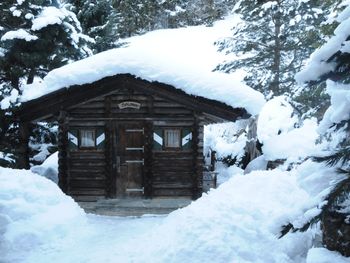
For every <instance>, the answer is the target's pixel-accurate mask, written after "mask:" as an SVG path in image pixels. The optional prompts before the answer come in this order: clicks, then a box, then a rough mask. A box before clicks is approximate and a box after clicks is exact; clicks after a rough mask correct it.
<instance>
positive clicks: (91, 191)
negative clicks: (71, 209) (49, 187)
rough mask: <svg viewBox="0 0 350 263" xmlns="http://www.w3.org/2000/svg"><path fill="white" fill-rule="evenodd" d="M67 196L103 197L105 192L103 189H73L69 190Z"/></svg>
mask: <svg viewBox="0 0 350 263" xmlns="http://www.w3.org/2000/svg"><path fill="white" fill-rule="evenodd" d="M68 194H69V195H75V196H81V195H90V196H92V195H98V196H105V194H106V191H105V190H104V189H97V188H96V189H90V188H89V189H86V188H73V189H70V190H69V193H68Z"/></svg>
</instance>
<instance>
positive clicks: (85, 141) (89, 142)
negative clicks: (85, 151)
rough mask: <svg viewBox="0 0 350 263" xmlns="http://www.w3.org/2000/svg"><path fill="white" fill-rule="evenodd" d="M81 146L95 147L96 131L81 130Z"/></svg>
mask: <svg viewBox="0 0 350 263" xmlns="http://www.w3.org/2000/svg"><path fill="white" fill-rule="evenodd" d="M81 146H82V147H94V146H95V131H93V130H82V131H81Z"/></svg>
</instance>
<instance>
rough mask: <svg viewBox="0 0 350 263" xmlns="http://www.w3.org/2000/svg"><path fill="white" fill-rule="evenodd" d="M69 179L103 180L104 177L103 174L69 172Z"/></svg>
mask: <svg viewBox="0 0 350 263" xmlns="http://www.w3.org/2000/svg"><path fill="white" fill-rule="evenodd" d="M70 179H72V180H98V181H103V180H105V179H106V176H105V174H81V173H70Z"/></svg>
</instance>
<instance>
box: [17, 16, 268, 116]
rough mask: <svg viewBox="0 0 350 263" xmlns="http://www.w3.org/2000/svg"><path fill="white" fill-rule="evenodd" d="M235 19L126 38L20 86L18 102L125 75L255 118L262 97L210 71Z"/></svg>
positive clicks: (231, 77) (231, 76) (235, 79)
mask: <svg viewBox="0 0 350 263" xmlns="http://www.w3.org/2000/svg"><path fill="white" fill-rule="evenodd" d="M234 19H235V18H228V19H226V20H224V21H221V22H218V23H216V24H215V25H214V26H213V27H205V26H196V27H188V28H179V29H167V30H157V31H153V32H150V33H147V34H145V35H142V36H137V37H132V38H129V39H126V40H125V41H126V42H127V44H126V46H125V47H123V48H118V49H112V50H109V51H105V52H102V53H99V54H97V55H94V56H91V57H89V58H86V59H84V60H81V61H78V62H75V63H71V64H69V65H66V66H64V67H61V68H58V69H55V70H53V71H51V72H50V73H49V74H48V75H47V76H46V77H45V78H44V81H43V82H41V83H39V82H37V83H35V84H33V85H29V86H25V87H24V90H23V97H22V101H28V100H31V99H35V98H37V97H39V96H42V95H44V94H47V93H50V92H53V91H55V90H57V89H61V88H64V87H69V86H71V85H75V84H79V85H80V84H85V83H92V82H94V81H97V80H99V79H102V78H103V77H107V76H113V75H116V74H123V73H130V74H132V75H135V76H137V77H140V78H142V79H145V80H148V81H158V82H162V83H166V84H169V85H172V86H174V87H176V88H179V89H182V90H183V91H185V92H186V93H188V94H191V95H196V96H202V97H205V98H209V99H213V100H218V101H222V102H224V103H226V104H228V105H230V106H233V107H243V108H246V109H247V111H248V112H249V113H251V114H253V115H255V114H257V113H258V112H259V111H260V109H261V107H262V106H263V104H264V102H265V101H264V98H263V95H262V94H261V93H259V92H257V91H255V90H253V89H251V88H249V87H248V86H246V85H245V84H243V83H242V82H241V81H240V80H241V79H242V76H240V75H237V74H236V75H234V74H225V73H221V72H212V70H213V69H214V68H215V67H216V66H217V65H218V64H219V63H220V62H221V61H222V60H223V56H224V54H220V53H218V52H217V50H216V47H215V46H214V42H215V41H217V40H218V39H219V38H221V37H225V36H229V35H230V29H231V27H232V25H234V24H235V23H236V22H235V20H234ZM34 90H35V92H33V91H34Z"/></svg>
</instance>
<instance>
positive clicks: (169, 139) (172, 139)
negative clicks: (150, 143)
mask: <svg viewBox="0 0 350 263" xmlns="http://www.w3.org/2000/svg"><path fill="white" fill-rule="evenodd" d="M164 139H165V140H164V147H165V148H180V147H181V144H180V142H181V131H180V129H165V130H164Z"/></svg>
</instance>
